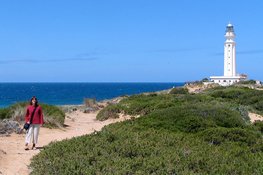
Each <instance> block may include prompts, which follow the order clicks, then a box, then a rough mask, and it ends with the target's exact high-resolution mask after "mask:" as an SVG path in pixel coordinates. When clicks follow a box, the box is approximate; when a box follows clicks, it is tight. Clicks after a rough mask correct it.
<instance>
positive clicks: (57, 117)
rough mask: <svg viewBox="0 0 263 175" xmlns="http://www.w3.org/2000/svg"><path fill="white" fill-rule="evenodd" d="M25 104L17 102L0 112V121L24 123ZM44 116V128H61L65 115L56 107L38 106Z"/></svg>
mask: <svg viewBox="0 0 263 175" xmlns="http://www.w3.org/2000/svg"><path fill="white" fill-rule="evenodd" d="M27 105H28V103H27V102H19V103H16V104H14V105H11V106H9V107H7V108H3V109H1V110H0V117H1V119H4V118H9V119H12V120H15V121H18V122H20V123H24V118H25V114H26V106H27ZM40 105H41V107H42V110H43V114H44V122H45V124H44V127H62V126H63V125H64V120H65V113H64V112H63V111H62V110H61V109H59V108H58V107H56V106H52V105H47V104H40Z"/></svg>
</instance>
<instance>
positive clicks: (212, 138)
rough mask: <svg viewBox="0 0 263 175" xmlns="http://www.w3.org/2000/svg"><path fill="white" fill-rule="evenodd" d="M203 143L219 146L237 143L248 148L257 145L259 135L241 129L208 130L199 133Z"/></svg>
mask: <svg viewBox="0 0 263 175" xmlns="http://www.w3.org/2000/svg"><path fill="white" fill-rule="evenodd" d="M201 135H202V136H203V138H204V140H205V141H208V142H209V143H211V144H214V145H219V144H221V143H223V142H226V141H230V142H239V143H245V144H247V145H248V146H251V145H253V144H256V143H257V140H259V139H260V135H259V134H257V133H256V132H255V131H250V130H245V129H241V128H231V129H227V128H210V129H207V130H205V131H203V132H202V133H201Z"/></svg>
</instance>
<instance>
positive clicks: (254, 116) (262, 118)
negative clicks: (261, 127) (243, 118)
mask: <svg viewBox="0 0 263 175" xmlns="http://www.w3.org/2000/svg"><path fill="white" fill-rule="evenodd" d="M248 116H249V118H250V121H251V122H252V123H254V122H255V121H256V120H259V121H263V116H262V115H259V114H256V113H252V112H249V113H248Z"/></svg>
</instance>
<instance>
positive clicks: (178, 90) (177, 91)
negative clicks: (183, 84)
mask: <svg viewBox="0 0 263 175" xmlns="http://www.w3.org/2000/svg"><path fill="white" fill-rule="evenodd" d="M169 93H170V94H188V93H189V92H188V89H186V88H173V89H172V90H171V91H170V92H169Z"/></svg>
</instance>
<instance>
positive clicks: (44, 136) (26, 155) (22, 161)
mask: <svg viewBox="0 0 263 175" xmlns="http://www.w3.org/2000/svg"><path fill="white" fill-rule="evenodd" d="M96 115H97V113H90V114H85V113H83V112H79V111H75V112H73V113H70V114H67V117H66V120H65V124H66V125H68V127H66V128H65V129H63V130H62V129H48V128H43V127H42V128H41V129H40V135H39V143H38V145H37V147H39V149H37V150H29V151H25V150H24V137H25V134H20V135H18V134H12V135H11V136H10V137H0V174H4V175H26V174H29V173H30V169H29V168H28V165H29V164H30V159H31V158H32V157H33V156H34V155H36V154H38V153H39V152H40V151H41V149H42V147H43V146H45V145H47V144H48V143H50V142H52V141H60V140H63V139H66V138H72V137H76V136H81V135H84V134H90V133H92V132H94V131H95V130H96V131H98V130H101V128H102V127H103V126H105V125H108V124H110V123H114V122H118V121H122V120H125V117H121V118H119V119H109V120H107V121H103V122H101V121H98V120H96Z"/></svg>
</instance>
